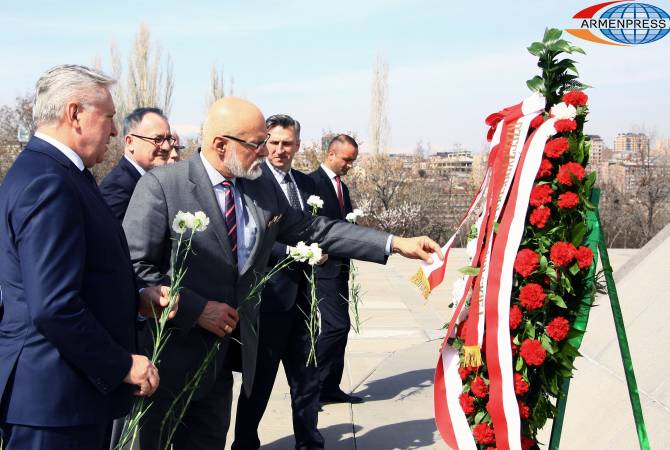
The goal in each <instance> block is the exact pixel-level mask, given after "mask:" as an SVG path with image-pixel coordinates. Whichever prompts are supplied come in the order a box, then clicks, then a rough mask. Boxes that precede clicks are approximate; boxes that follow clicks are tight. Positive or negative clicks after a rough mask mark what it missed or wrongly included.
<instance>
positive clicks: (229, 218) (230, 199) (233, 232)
mask: <svg viewBox="0 0 670 450" xmlns="http://www.w3.org/2000/svg"><path fill="white" fill-rule="evenodd" d="M221 185H222V186H223V190H224V193H225V196H224V198H225V201H226V214H225V217H224V218H225V220H226V229H227V230H228V241H229V242H230V248H231V250H232V251H233V258H234V259H235V263H236V264H237V215H236V214H235V195H234V193H233V183H231V182H230V181H228V180H226V181H224V182H223V183H221Z"/></svg>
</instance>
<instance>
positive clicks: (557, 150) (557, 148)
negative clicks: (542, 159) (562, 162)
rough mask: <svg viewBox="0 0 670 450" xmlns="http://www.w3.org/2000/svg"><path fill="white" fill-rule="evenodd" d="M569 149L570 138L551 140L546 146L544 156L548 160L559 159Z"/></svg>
mask: <svg viewBox="0 0 670 450" xmlns="http://www.w3.org/2000/svg"><path fill="white" fill-rule="evenodd" d="M569 147H570V145H569V144H568V138H564V137H559V138H556V139H551V140H549V141H547V143H546V144H545V145H544V154H545V155H546V156H547V158H559V157H560V156H561V155H562V154H563V153H565V151H566V150H567V149H568V148H569Z"/></svg>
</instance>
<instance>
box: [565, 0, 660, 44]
mask: <svg viewBox="0 0 670 450" xmlns="http://www.w3.org/2000/svg"><path fill="white" fill-rule="evenodd" d="M611 5H614V6H611ZM572 18H573V19H577V20H578V21H579V28H569V29H566V30H565V31H567V32H568V33H570V34H572V35H573V36H577V37H578V38H580V39H585V40H587V41H591V42H597V43H599V44H607V45H640V44H649V43H650V42H655V41H658V40H659V39H662V38H664V37H665V36H666V35H667V34H668V32H670V16H669V15H668V13H667V12H665V11H664V10H662V9H661V8H659V7H658V6H654V5H649V4H647V3H632V2H625V3H623V2H622V0H619V1H614V2H605V3H599V4H597V5H593V6H589V7H588V8H585V9H582V10H581V11H579V12H578V13H577V14H575V15H574V16H572Z"/></svg>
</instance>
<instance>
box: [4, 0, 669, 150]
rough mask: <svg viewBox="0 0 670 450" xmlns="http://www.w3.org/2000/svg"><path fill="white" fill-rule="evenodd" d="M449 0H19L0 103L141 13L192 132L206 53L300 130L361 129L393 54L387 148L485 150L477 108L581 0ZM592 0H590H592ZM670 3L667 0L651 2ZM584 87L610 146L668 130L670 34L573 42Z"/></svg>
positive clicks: (97, 51) (495, 95) (7, 10)
mask: <svg viewBox="0 0 670 450" xmlns="http://www.w3.org/2000/svg"><path fill="white" fill-rule="evenodd" d="M448 3H450V2H447V1H445V0H436V1H433V0H414V1H405V0H385V1H381V0H358V1H353V0H340V1H338V2H322V1H318V0H312V1H309V0H297V1H291V0H285V1H282V2H277V1H257V0H250V1H245V2H241V1H238V2H232V1H225V0H219V1H191V2H183V1H180V2H171V1H160V2H158V1H144V2H104V3H103V2H99V3H98V2H91V1H86V2H84V1H78V0H76V1H70V2H67V3H65V2H62V1H59V2H56V1H21V2H19V1H14V0H9V1H7V0H5V1H3V2H2V4H1V5H0V56H1V57H2V61H3V70H2V71H0V85H1V86H2V89H1V91H0V104H7V103H11V102H12V101H13V98H14V97H15V96H16V95H18V94H21V93H25V92H28V91H30V90H31V89H32V87H33V85H34V82H35V80H36V79H37V78H38V77H39V75H40V74H41V73H42V72H43V71H44V70H45V69H47V68H48V67H50V66H52V65H55V64H61V63H80V64H91V63H92V62H93V60H94V58H95V57H96V56H99V57H101V58H102V60H103V67H107V68H108V67H109V56H108V55H109V48H110V44H111V43H112V42H116V44H117V45H118V47H119V48H120V50H121V51H122V53H123V54H124V55H127V54H128V52H129V50H130V47H131V45H132V41H133V38H134V36H135V33H136V32H137V29H138V26H139V24H140V23H145V24H146V25H147V26H148V27H149V29H150V31H151V33H152V38H153V39H155V40H156V41H158V42H160V45H161V47H162V48H163V50H164V51H167V52H169V53H170V55H171V57H172V59H173V61H174V66H175V91H174V96H173V109H172V113H171V117H170V119H171V123H172V124H173V125H175V126H176V128H177V129H180V130H196V129H197V127H198V126H199V124H200V123H201V121H202V118H203V115H204V102H205V100H204V98H205V95H206V93H207V87H208V83H209V76H210V70H211V66H212V64H213V63H217V64H219V65H223V67H224V72H225V75H226V80H227V81H229V79H230V77H233V78H234V80H235V81H234V83H235V84H234V86H235V93H236V95H241V96H244V97H246V98H248V99H250V100H252V101H254V102H255V103H257V104H258V105H259V106H260V107H261V109H262V110H263V111H264V113H265V114H266V115H270V114H275V113H287V114H291V115H293V116H294V117H295V118H296V119H298V120H300V121H301V122H302V124H303V130H304V131H303V141H309V140H311V139H314V138H317V137H318V136H320V134H321V130H322V129H332V130H334V131H347V130H351V131H355V132H356V133H357V134H358V136H360V137H361V139H362V140H363V141H365V140H366V139H367V124H368V115H369V102H370V99H369V97H370V83H371V68H372V64H373V61H374V59H375V57H376V56H377V55H378V54H381V55H383V57H384V58H385V59H386V60H387V61H388V64H389V95H390V109H389V119H390V123H391V150H392V151H411V150H412V148H413V147H414V146H415V144H416V142H417V141H418V140H420V139H421V140H423V142H424V143H426V142H430V143H431V145H432V147H433V149H434V150H443V149H450V148H452V147H453V145H454V144H456V143H459V144H462V145H464V146H465V147H466V148H471V149H474V150H480V149H481V148H482V147H483V145H484V136H485V127H484V125H483V119H484V118H485V117H486V116H487V115H488V114H489V113H491V112H494V111H497V110H498V109H500V108H502V107H504V106H508V105H511V104H515V103H518V102H519V101H520V100H521V99H523V98H524V97H525V96H526V95H528V93H529V91H528V90H527V88H526V86H525V80H526V79H528V78H531V76H533V75H534V74H535V73H536V67H535V63H536V61H535V59H534V57H533V56H531V55H530V54H528V53H527V52H526V50H525V48H526V47H527V46H528V45H529V44H530V43H531V42H532V41H534V40H539V39H540V38H541V36H542V33H543V30H544V28H545V27H547V26H551V27H557V28H569V27H571V26H574V23H573V20H572V19H571V17H572V15H574V14H575V13H576V12H577V11H579V10H581V9H582V8H584V7H586V6H589V5H591V4H593V3H591V2H583V1H580V2H578V1H558V0H555V1H549V0H547V1H544V2H537V1H515V2H479V3H475V2H458V3H455V4H453V5H449V4H448ZM594 3H595V2H594ZM653 4H654V5H656V6H659V7H661V8H663V9H665V10H666V11H670V1H669V0H663V1H657V2H654V3H653ZM569 39H571V40H573V42H574V43H575V44H577V45H580V46H581V47H582V48H584V49H585V50H586V52H587V56H581V55H580V56H578V57H576V58H575V59H577V60H578V62H579V69H580V74H581V77H582V80H583V81H584V82H586V83H587V84H590V85H592V86H594V88H593V89H591V90H589V91H588V93H589V96H590V97H591V102H590V103H591V116H590V122H589V123H588V125H587V132H590V133H593V134H600V135H601V136H603V137H604V138H605V139H606V142H607V143H608V144H609V145H611V143H612V139H613V137H614V135H615V134H616V133H617V132H624V131H630V130H638V129H641V128H644V129H646V130H652V131H655V133H656V134H657V135H658V136H660V137H667V136H668V135H670V129H669V127H668V122H667V111H668V110H670V95H668V86H669V85H670V64H669V63H668V62H667V55H668V50H669V49H670V36H669V37H666V38H665V39H662V40H660V41H658V42H656V43H652V44H648V45H641V46H631V47H627V48H622V47H613V46H604V45H598V44H592V43H589V42H586V41H581V42H577V41H578V40H577V38H571V37H569Z"/></svg>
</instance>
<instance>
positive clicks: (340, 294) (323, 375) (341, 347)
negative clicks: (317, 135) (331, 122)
mask: <svg viewBox="0 0 670 450" xmlns="http://www.w3.org/2000/svg"><path fill="white" fill-rule="evenodd" d="M357 157H358V144H357V143H356V141H355V140H354V138H352V137H351V136H349V135H346V134H339V135H337V136H335V137H334V138H333V139H332V140H331V142H330V143H329V144H328V151H327V152H326V157H325V160H324V161H323V164H321V166H320V167H319V168H318V169H316V170H315V171H314V172H312V173H311V174H309V176H310V177H311V178H312V180H314V184H315V186H316V191H317V195H319V197H321V199H322V200H323V208H321V209H320V210H319V211H318V214H319V215H322V216H326V217H329V218H331V219H340V220H344V219H346V217H347V214H348V213H350V212H351V211H352V210H353V209H352V205H351V198H350V196H349V188H348V187H347V185H346V184H344V182H343V181H342V179H341V177H343V176H344V175H346V174H347V172H349V170H350V169H351V168H352V167H353V165H354V161H356V158H357ZM316 278H317V283H316V295H317V297H318V298H319V299H320V303H319V312H320V313H321V334H320V335H319V342H318V346H317V360H318V363H319V377H320V379H321V402H322V403H361V402H362V401H363V399H362V398H361V397H357V396H355V395H350V394H347V393H346V392H344V391H342V389H341V388H340V382H341V381H342V374H343V372H344V354H345V350H346V347H347V336H348V334H349V327H350V326H351V320H350V318H349V301H348V300H349V259H348V258H330V259H329V260H328V261H327V262H326V263H325V264H323V265H322V266H319V267H317V268H316Z"/></svg>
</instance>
